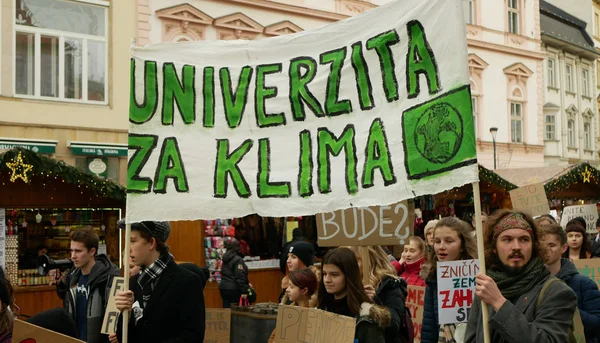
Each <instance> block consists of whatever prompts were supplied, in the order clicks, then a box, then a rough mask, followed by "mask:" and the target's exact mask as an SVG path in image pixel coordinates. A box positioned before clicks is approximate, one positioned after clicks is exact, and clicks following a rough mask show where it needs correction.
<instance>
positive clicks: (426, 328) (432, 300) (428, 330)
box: [421, 278, 440, 343]
mask: <svg viewBox="0 0 600 343" xmlns="http://www.w3.org/2000/svg"><path fill="white" fill-rule="evenodd" d="M425 283H426V284H427V287H426V288H425V299H424V302H425V304H424V307H423V326H422V328H421V343H437V342H438V339H439V336H440V323H439V320H438V287H437V279H435V278H429V279H427V280H425Z"/></svg>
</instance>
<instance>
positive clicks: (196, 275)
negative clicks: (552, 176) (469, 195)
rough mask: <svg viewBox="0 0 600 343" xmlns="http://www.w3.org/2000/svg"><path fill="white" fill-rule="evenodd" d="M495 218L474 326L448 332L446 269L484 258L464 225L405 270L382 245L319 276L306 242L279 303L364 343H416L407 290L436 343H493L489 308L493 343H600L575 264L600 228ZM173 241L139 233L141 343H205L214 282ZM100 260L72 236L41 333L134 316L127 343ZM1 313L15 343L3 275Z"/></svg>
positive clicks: (437, 238)
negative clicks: (485, 315) (485, 312)
mask: <svg viewBox="0 0 600 343" xmlns="http://www.w3.org/2000/svg"><path fill="white" fill-rule="evenodd" d="M483 217H484V218H485V223H484V227H485V229H484V237H483V240H484V245H485V256H483V257H485V265H486V269H487V273H485V274H484V273H480V274H478V275H477V277H476V286H475V298H474V300H473V303H472V307H471V310H470V314H469V316H468V322H466V323H451V324H448V323H446V324H441V325H440V321H439V314H438V304H437V302H438V285H437V276H436V272H437V268H436V267H437V263H438V262H450V261H458V260H468V259H476V258H478V256H477V249H476V235H475V232H474V229H473V227H472V226H471V225H469V223H467V222H464V221H462V220H460V219H458V218H455V217H446V218H442V219H440V220H432V221H430V222H429V223H427V225H426V227H425V229H424V236H425V240H423V239H422V238H420V237H416V236H414V237H410V238H409V239H408V240H407V243H406V244H405V245H404V247H403V250H402V253H401V256H400V259H399V260H396V259H395V258H394V257H393V256H392V254H391V253H390V252H389V251H388V250H387V249H386V248H385V247H382V246H368V247H360V248H358V247H338V248H335V249H331V250H329V251H328V252H327V254H325V256H324V257H323V259H322V261H320V265H319V264H317V265H315V247H314V245H313V244H312V243H310V242H306V241H304V240H303V239H301V237H302V236H301V233H300V232H295V237H296V238H297V239H295V240H294V241H292V242H290V243H289V244H287V245H286V246H285V247H284V248H285V250H284V254H283V256H282V272H284V276H283V278H282V281H281V287H282V292H281V295H280V299H279V301H280V303H281V304H283V305H290V306H299V307H305V308H316V309H321V310H324V311H329V312H332V313H335V314H339V315H344V316H348V317H353V318H356V331H355V342H358V343H404V342H412V341H413V339H414V330H413V325H412V324H411V314H410V311H408V309H407V305H406V298H407V294H408V291H407V287H408V285H413V286H424V287H425V298H424V309H423V323H422V328H421V342H424V343H426V342H431V343H433V342H442V343H462V342H468V343H474V342H483V341H484V337H483V336H484V331H483V322H482V315H481V311H482V305H481V304H482V303H484V304H486V305H487V308H488V309H489V329H490V336H491V342H494V343H496V342H525V341H527V342H572V341H574V339H575V338H574V325H575V323H576V322H578V321H580V322H581V324H582V325H583V328H584V332H585V337H586V341H587V342H588V343H598V342H599V338H600V291H599V290H598V286H597V284H596V283H595V282H594V281H593V280H591V279H589V278H588V277H586V276H582V275H579V274H578V272H577V269H576V268H575V265H574V264H573V262H572V261H573V260H577V259H585V258H594V257H600V247H599V246H600V220H599V221H598V223H597V227H598V232H599V233H598V234H597V235H594V236H591V237H590V236H588V234H587V232H586V222H585V220H584V219H583V218H575V219H573V220H571V221H569V222H568V224H567V225H566V227H565V228H562V227H561V226H560V225H558V224H557V222H556V220H555V219H554V218H553V217H551V216H549V215H548V216H542V217H539V218H537V219H535V220H533V218H531V217H530V216H529V215H527V214H525V213H522V212H519V211H508V210H502V211H498V212H496V213H494V214H493V215H491V216H489V217H488V216H487V215H486V216H483ZM169 234H170V226H169V223H167V222H151V221H148V222H140V223H134V224H132V225H131V240H130V242H131V249H130V253H129V256H130V260H129V263H130V275H129V276H130V282H129V285H130V287H129V290H127V291H124V292H118V293H117V295H116V305H117V308H118V310H119V311H121V312H123V311H128V312H129V313H130V316H129V322H128V340H129V342H134V343H136V342H184V341H185V342H203V341H204V327H205V304H204V296H203V289H204V286H205V285H206V282H207V272H208V271H207V270H206V269H203V268H200V267H198V266H196V265H193V264H190V263H184V264H177V263H175V261H174V257H173V256H172V255H171V253H170V252H169V247H168V245H167V244H166V242H167V240H168V238H169ZM225 247H226V253H225V255H224V256H223V268H222V280H221V282H220V285H219V289H220V292H221V298H222V301H223V307H224V308H228V307H231V305H244V304H249V303H251V302H254V301H255V299H252V293H253V288H252V285H251V284H250V282H249V280H248V267H247V266H246V264H245V262H244V260H243V258H242V257H241V254H240V244H239V242H238V241H237V240H236V239H235V238H231V239H229V240H228V241H227V242H226V243H225ZM97 251H98V236H97V235H96V234H95V233H94V232H93V231H92V230H91V229H85V228H84V229H80V230H78V231H75V232H73V233H72V235H71V259H72V261H73V264H74V268H73V269H72V270H70V271H68V272H67V273H65V274H64V275H62V276H61V277H60V279H59V280H57V281H58V282H57V283H56V289H57V293H58V295H59V296H60V298H61V299H63V301H64V309H53V310H50V311H47V312H46V313H42V314H39V315H37V316H34V317H31V318H29V319H28V320H29V321H30V322H32V323H35V324H36V325H40V326H43V327H46V328H48V329H50V330H53V331H57V332H60V333H63V334H66V335H68V336H71V337H75V338H78V339H81V340H82V341H85V342H103V343H105V342H113V343H114V342H120V341H122V339H123V332H122V330H121V328H122V327H123V325H122V321H123V316H121V317H120V319H119V325H118V327H119V330H117V332H116V333H115V334H113V335H110V336H108V335H103V334H101V333H100V331H101V325H102V320H103V317H104V312H105V310H106V306H107V301H108V295H109V293H110V292H109V291H110V287H111V285H112V278H114V277H115V276H118V275H120V270H119V268H118V267H117V266H115V265H114V264H112V263H111V262H110V261H109V260H108V259H107V258H106V256H104V255H102V254H100V255H99V254H97ZM0 304H1V305H2V307H1V308H0V343H5V342H10V341H11V330H12V323H13V320H14V318H15V315H16V314H17V313H18V308H17V307H16V305H15V301H14V295H13V289H12V286H11V284H10V282H9V280H8V279H6V278H5V277H4V275H3V273H2V275H0ZM232 329H233V330H235V328H232ZM275 335H276V331H273V333H272V335H271V338H270V339H269V343H271V342H274V341H275Z"/></svg>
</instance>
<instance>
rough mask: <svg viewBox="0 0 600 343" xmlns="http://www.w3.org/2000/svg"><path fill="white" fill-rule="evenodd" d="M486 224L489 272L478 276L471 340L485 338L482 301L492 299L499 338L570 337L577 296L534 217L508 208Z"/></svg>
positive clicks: (494, 338) (494, 334)
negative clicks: (551, 263)
mask: <svg viewBox="0 0 600 343" xmlns="http://www.w3.org/2000/svg"><path fill="white" fill-rule="evenodd" d="M486 224H487V230H486V233H485V235H484V239H485V264H486V268H487V275H485V274H481V273H480V274H479V275H477V278H476V284H477V286H476V287H475V294H476V297H475V299H474V300H473V306H472V307H471V313H470V315H469V322H468V325H467V332H466V337H465V342H468V343H475V342H477V343H479V342H481V343H483V320H482V317H481V303H480V301H483V302H485V303H486V304H487V305H488V310H489V328H490V336H491V337H490V338H491V342H493V343H502V342H528V343H538V342H539V343H542V342H568V341H569V331H570V330H569V329H570V327H571V322H572V320H573V314H574V313H575V308H576V296H575V293H574V292H573V290H571V288H569V286H567V285H566V284H565V283H563V282H562V281H560V280H558V279H556V278H555V277H554V276H552V275H551V273H550V270H548V268H546V266H545V265H544V256H545V255H544V251H542V250H543V248H542V246H541V245H540V242H539V233H538V230H537V228H536V226H535V223H534V221H533V218H531V217H530V216H529V215H527V214H525V213H522V212H518V211H507V210H503V211H499V212H497V213H495V214H494V215H493V216H491V217H490V218H488V221H487V223H486Z"/></svg>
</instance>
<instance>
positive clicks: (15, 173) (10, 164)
mask: <svg viewBox="0 0 600 343" xmlns="http://www.w3.org/2000/svg"><path fill="white" fill-rule="evenodd" d="M5 172H7V173H8V179H9V181H10V182H19V180H21V181H22V182H24V183H26V184H29V183H30V182H31V178H32V177H34V176H35V177H37V178H42V182H43V185H44V187H45V185H46V184H47V183H50V182H60V181H62V182H63V183H67V184H72V185H77V187H78V188H81V189H82V190H81V194H83V193H84V191H83V190H84V189H88V190H91V191H92V192H93V193H94V194H95V195H96V196H97V197H99V198H111V199H117V200H121V201H125V196H126V194H125V193H126V192H125V188H124V187H122V186H121V185H119V184H116V183H114V182H112V181H110V180H102V179H99V178H97V177H95V176H92V175H88V174H85V173H82V172H81V171H79V170H77V168H75V167H73V166H70V165H67V164H66V163H65V162H64V161H57V160H54V159H51V158H48V157H46V156H42V155H40V154H37V153H35V152H33V151H31V150H27V149H23V148H14V149H11V150H7V151H6V152H4V153H0V175H1V174H3V173H5Z"/></svg>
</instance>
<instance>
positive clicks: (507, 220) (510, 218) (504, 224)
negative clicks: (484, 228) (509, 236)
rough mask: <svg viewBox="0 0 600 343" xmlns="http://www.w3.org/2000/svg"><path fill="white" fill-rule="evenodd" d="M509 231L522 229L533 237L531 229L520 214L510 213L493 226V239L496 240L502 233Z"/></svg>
mask: <svg viewBox="0 0 600 343" xmlns="http://www.w3.org/2000/svg"><path fill="white" fill-rule="evenodd" d="M510 229H522V230H525V231H527V232H529V234H530V235H531V236H533V228H532V227H531V225H530V224H529V222H528V221H527V220H525V217H523V215H522V214H520V213H511V214H509V215H507V216H506V217H504V218H502V219H501V220H500V222H498V224H496V225H495V226H494V239H496V238H498V236H499V235H500V234H501V233H502V232H504V231H506V230H510Z"/></svg>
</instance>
